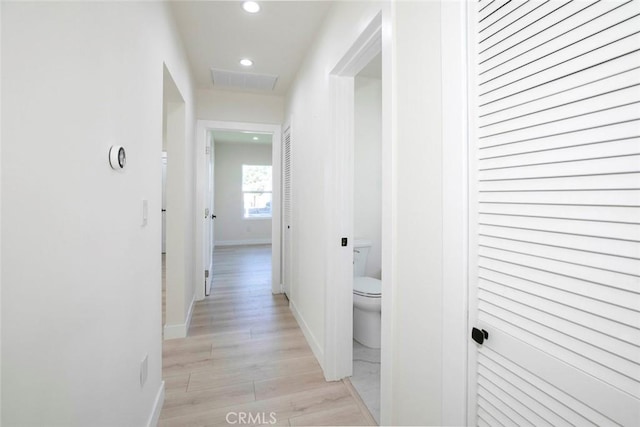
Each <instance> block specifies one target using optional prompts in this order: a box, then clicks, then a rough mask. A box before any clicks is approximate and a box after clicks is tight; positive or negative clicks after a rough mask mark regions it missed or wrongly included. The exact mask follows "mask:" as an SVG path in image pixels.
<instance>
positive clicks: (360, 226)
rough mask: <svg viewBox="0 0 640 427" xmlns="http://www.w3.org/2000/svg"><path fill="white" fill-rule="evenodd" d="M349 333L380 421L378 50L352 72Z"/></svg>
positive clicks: (365, 391) (358, 381) (359, 385)
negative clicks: (351, 307)
mask: <svg viewBox="0 0 640 427" xmlns="http://www.w3.org/2000/svg"><path fill="white" fill-rule="evenodd" d="M353 104H354V150H353V233H354V248H353V252H354V283H353V289H354V296H353V298H354V319H353V328H354V337H353V338H354V339H353V375H352V376H351V383H352V384H353V387H354V388H355V390H356V391H357V392H358V394H359V395H360V397H361V398H362V401H363V402H364V403H365V405H366V406H367V408H368V409H369V412H370V413H371V415H372V416H373V418H374V419H375V420H376V422H377V423H378V424H380V366H381V365H380V347H381V337H380V334H381V330H380V327H381V298H382V295H381V288H382V282H381V281H380V279H381V277H382V125H381V123H382V55H381V53H379V54H378V55H376V56H375V57H374V58H373V59H372V60H371V61H370V62H369V63H368V64H367V65H366V66H365V67H364V68H363V69H362V70H360V72H359V73H358V74H356V76H355V77H354V96H353Z"/></svg>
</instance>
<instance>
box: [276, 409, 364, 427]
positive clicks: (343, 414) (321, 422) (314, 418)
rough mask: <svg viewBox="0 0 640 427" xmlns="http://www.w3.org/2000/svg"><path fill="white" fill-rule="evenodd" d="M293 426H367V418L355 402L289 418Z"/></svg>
mask: <svg viewBox="0 0 640 427" xmlns="http://www.w3.org/2000/svg"><path fill="white" fill-rule="evenodd" d="M289 425H291V426H296V427H297V426H367V425H370V424H368V423H367V420H366V419H365V417H364V416H363V415H362V412H360V408H359V407H358V405H356V404H355V403H354V404H352V405H348V406H343V407H334V408H329V409H325V410H323V411H319V412H313V413H311V414H306V415H302V416H299V417H293V418H290V419H289Z"/></svg>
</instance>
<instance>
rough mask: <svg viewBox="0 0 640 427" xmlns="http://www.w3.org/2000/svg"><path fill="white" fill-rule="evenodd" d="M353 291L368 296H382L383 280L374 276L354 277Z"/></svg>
mask: <svg viewBox="0 0 640 427" xmlns="http://www.w3.org/2000/svg"><path fill="white" fill-rule="evenodd" d="M353 293H354V294H356V295H360V296H363V297H366V298H380V297H381V296H382V282H381V281H380V280H379V279H374V278H373V277H364V276H362V277H354V278H353Z"/></svg>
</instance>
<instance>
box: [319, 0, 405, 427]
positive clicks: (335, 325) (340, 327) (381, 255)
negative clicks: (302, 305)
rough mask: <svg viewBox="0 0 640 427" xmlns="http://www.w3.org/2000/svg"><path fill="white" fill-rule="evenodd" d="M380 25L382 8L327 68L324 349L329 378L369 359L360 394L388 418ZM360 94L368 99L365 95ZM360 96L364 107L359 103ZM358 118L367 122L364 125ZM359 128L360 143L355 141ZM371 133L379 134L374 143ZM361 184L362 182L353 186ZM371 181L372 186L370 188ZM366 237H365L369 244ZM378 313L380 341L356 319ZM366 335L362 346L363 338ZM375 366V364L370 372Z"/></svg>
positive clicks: (386, 171)
mask: <svg viewBox="0 0 640 427" xmlns="http://www.w3.org/2000/svg"><path fill="white" fill-rule="evenodd" d="M382 28H383V19H382V12H380V13H378V15H376V16H375V17H374V18H373V19H372V21H371V22H370V23H369V25H368V26H367V27H366V28H365V29H364V30H363V31H362V33H361V34H360V36H359V37H358V38H357V39H356V40H355V41H354V43H353V45H352V46H351V47H350V48H349V49H348V51H347V52H346V54H345V55H344V56H343V57H342V59H340V61H338V63H337V64H336V66H335V67H334V69H333V70H332V72H331V74H330V81H331V96H332V98H333V101H332V103H333V110H334V115H333V117H334V122H333V126H332V128H333V137H332V141H331V145H330V147H329V149H330V150H331V152H332V153H333V155H332V159H331V161H330V162H329V163H328V164H327V168H328V169H329V176H330V178H329V179H330V182H329V185H330V187H331V189H332V190H333V191H330V192H329V193H330V195H331V197H329V198H328V200H327V206H328V208H327V209H330V212H331V214H330V215H329V214H328V215H327V221H328V223H327V228H328V229H329V230H330V232H331V236H332V237H333V238H334V239H335V242H336V244H335V245H334V244H329V245H328V246H327V260H328V266H327V277H328V279H327V284H326V287H327V292H326V295H327V299H326V301H325V304H326V312H325V355H324V356H325V357H324V370H325V376H326V378H327V380H339V379H342V378H346V377H352V380H353V381H355V383H356V384H357V383H358V382H359V381H358V380H359V378H358V377H359V375H358V374H359V373H361V367H363V366H360V364H358V362H360V361H361V362H362V364H363V365H366V366H367V367H366V368H365V369H364V370H366V371H368V372H369V373H371V375H369V378H367V379H365V380H364V381H362V382H361V384H360V394H361V397H362V398H363V401H365V402H366V403H369V409H370V412H371V413H372V415H374V413H375V418H376V420H377V421H378V422H381V421H382V422H384V419H385V416H386V415H385V410H386V411H388V410H389V408H390V403H391V402H390V400H391V396H390V393H389V390H390V386H389V385H390V383H389V378H390V363H389V362H390V360H391V357H390V352H391V351H392V348H391V347H392V346H391V345H389V344H390V342H391V336H390V334H391V327H390V321H389V317H385V314H386V315H387V316H389V314H390V313H389V311H388V310H386V312H385V307H388V308H390V307H391V306H392V304H391V298H392V292H391V283H390V278H391V266H392V262H391V251H390V250H389V248H390V244H391V236H392V231H393V230H392V222H391V218H392V216H391V206H392V205H391V203H389V202H388V201H389V199H390V193H391V169H392V153H391V136H390V131H391V128H390V126H389V123H390V122H391V111H390V108H389V107H388V105H390V103H391V100H390V98H389V95H390V79H389V76H390V75H389V73H388V71H389V69H390V67H389V55H388V52H389V51H388V41H387V42H384V43H383V31H382ZM383 44H384V45H385V46H383ZM358 98H362V99H358ZM367 98H368V99H367ZM374 98H376V99H375V100H374ZM363 99H364V100H366V101H365V102H364V103H363V102H362V101H363ZM357 101H358V102H359V103H361V104H362V105H363V109H361V110H358V109H357V108H356V102H357ZM358 116H360V118H359V119H357V117H358ZM374 116H375V117H374ZM357 121H360V122H362V123H360V125H361V126H363V128H361V129H360V130H358V123H357ZM373 122H375V124H374V127H375V133H376V135H375V136H374V135H367V133H368V132H371V131H372V129H367V128H366V126H367V124H368V125H369V127H371V125H372V123H373ZM359 133H360V138H361V140H362V141H361V142H362V144H358V143H357V142H356V138H357V137H358V134H359ZM372 138H373V139H376V142H375V143H373V140H372ZM369 144H371V145H369ZM357 145H358V146H357ZM356 157H357V158H356ZM372 180H373V182H371V181H372ZM361 185H362V186H363V187H362V188H356V186H361ZM367 185H370V186H371V188H369V189H365V188H366V186H367ZM363 191H364V193H362V192H363ZM356 192H358V194H357V196H356ZM360 199H364V200H360ZM385 201H386V202H385ZM363 220H364V223H361V222H362V221H363ZM356 221H357V222H358V224H357V226H356V224H355V222H356ZM345 236H346V237H348V239H347V242H346V243H347V245H346V248H345V247H342V245H340V244H339V242H341V241H344V240H342V239H343V238H344V237H345ZM334 239H330V240H329V241H330V242H332V241H333V240H334ZM362 240H365V243H364V245H363V242H362ZM363 246H364V247H363ZM345 249H346V250H345ZM363 251H369V252H371V258H369V257H368V256H367V259H365V261H364V266H363V267H362V268H358V270H357V272H358V275H359V276H362V277H359V278H354V273H356V270H355V269H354V267H355V263H357V262H359V261H358V258H359V257H360V255H362V252H363ZM367 276H368V277H367ZM356 281H364V282H369V284H372V286H373V285H375V286H373V287H374V288H376V289H373V288H371V289H368V290H367V289H356V288H357V287H356V286H355V283H356ZM363 298H366V300H365V301H366V302H369V303H371V302H372V301H373V303H371V304H367V305H368V306H369V307H368V310H364V311H369V313H371V312H375V315H373V316H369V315H364V316H361V314H362V313H359V312H358V310H356V309H357V308H358V307H357V306H356V305H360V306H362V304H360V303H362V301H363ZM356 303H358V304H356ZM361 311H363V310H361ZM376 316H377V322H378V324H377V325H375V326H374V327H373V328H374V329H377V330H378V331H379V332H376V333H372V334H371V335H372V336H374V337H375V336H376V335H377V339H376V340H374V341H377V342H371V341H370V340H367V339H366V338H365V339H362V338H361V334H360V333H357V332H356V330H355V327H356V326H358V324H360V325H362V322H360V320H361V319H360V317H374V319H373V320H375V317H376ZM356 319H357V320H358V321H356ZM370 320H371V319H370ZM356 335H359V336H360V338H359V339H358V341H360V342H356V343H355V346H354V338H355V337H356ZM362 341H364V342H365V346H361V344H362ZM370 347H378V349H375V350H372V349H370ZM356 359H358V360H356ZM354 360H356V363H354ZM378 363H379V364H378ZM372 366H374V367H375V369H374V370H373V371H374V372H373V373H372V372H371V369H370V368H371V367H372ZM354 375H355V376H354ZM352 384H353V382H352ZM354 385H355V384H354ZM354 388H356V390H357V387H354ZM367 401H368V402H367Z"/></svg>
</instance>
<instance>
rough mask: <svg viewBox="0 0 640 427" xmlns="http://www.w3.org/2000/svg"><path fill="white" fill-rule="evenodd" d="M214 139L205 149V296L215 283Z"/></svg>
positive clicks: (211, 139)
mask: <svg viewBox="0 0 640 427" xmlns="http://www.w3.org/2000/svg"><path fill="white" fill-rule="evenodd" d="M213 147H214V145H213V138H210V141H209V143H208V145H207V148H206V149H205V162H206V166H205V171H206V182H205V191H204V198H205V201H204V205H205V214H206V218H205V221H204V240H203V242H204V244H203V251H204V255H203V259H204V266H205V269H206V270H205V289H204V294H205V295H209V294H210V293H211V283H212V281H213V248H214V246H215V245H214V241H213V235H214V233H213V227H214V225H213V221H214V220H215V213H214V210H213V209H214V189H215V187H214V181H213V179H214V173H213V167H214V153H215V150H214V149H213Z"/></svg>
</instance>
